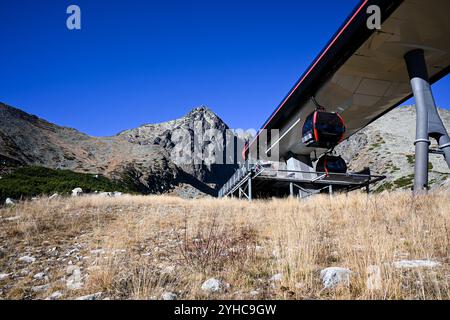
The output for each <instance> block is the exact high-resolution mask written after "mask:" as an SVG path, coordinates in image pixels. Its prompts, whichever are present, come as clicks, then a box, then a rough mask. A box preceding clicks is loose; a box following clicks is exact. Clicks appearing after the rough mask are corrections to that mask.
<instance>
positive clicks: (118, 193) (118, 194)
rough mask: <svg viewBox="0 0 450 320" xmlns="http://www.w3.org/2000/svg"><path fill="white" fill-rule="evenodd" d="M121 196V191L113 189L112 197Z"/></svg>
mask: <svg viewBox="0 0 450 320" xmlns="http://www.w3.org/2000/svg"><path fill="white" fill-rule="evenodd" d="M120 196H122V192H119V191H114V197H120Z"/></svg>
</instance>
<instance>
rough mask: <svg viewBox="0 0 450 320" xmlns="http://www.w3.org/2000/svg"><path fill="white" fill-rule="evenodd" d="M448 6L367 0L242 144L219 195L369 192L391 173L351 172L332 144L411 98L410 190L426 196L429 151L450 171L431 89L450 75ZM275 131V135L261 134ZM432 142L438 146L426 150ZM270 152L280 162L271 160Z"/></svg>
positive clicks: (417, 0)
mask: <svg viewBox="0 0 450 320" xmlns="http://www.w3.org/2000/svg"><path fill="white" fill-rule="evenodd" d="M374 5H376V6H378V7H379V8H380V12H381V19H382V24H381V29H380V30H373V29H370V28H368V27H367V19H368V17H369V14H368V8H369V7H373V6H374ZM448 12H450V2H449V1H448V0H434V1H426V0H362V1H361V2H360V3H359V5H358V6H357V7H356V8H355V9H354V11H353V12H352V13H351V14H350V16H349V17H348V19H347V20H346V21H345V22H344V24H343V25H342V26H341V28H339V30H338V31H337V32H336V34H335V35H334V36H333V37H332V39H331V40H330V41H329V43H328V44H327V46H326V47H325V48H324V49H323V50H322V52H321V53H320V54H319V55H318V57H317V58H316V59H315V60H314V62H313V63H312V64H311V66H310V67H309V68H308V69H307V70H306V72H305V73H304V74H303V75H302V76H301V77H300V79H299V81H298V82H297V83H296V84H295V86H294V87H293V88H292V89H291V90H290V91H289V93H288V94H287V96H286V97H285V98H284V99H283V100H282V102H281V103H280V105H279V106H278V107H277V108H276V110H275V111H274V112H273V113H272V115H270V117H269V119H268V120H267V121H266V122H265V123H264V125H263V126H262V129H261V130H260V131H259V133H258V134H257V135H256V137H255V138H254V139H253V140H251V141H249V142H248V143H247V144H246V146H245V148H244V150H243V158H244V163H243V164H242V165H241V167H240V168H239V169H238V170H237V171H236V172H235V174H234V175H233V176H232V177H231V179H230V180H229V181H228V182H227V183H225V185H224V186H223V187H222V189H220V191H219V194H218V195H219V197H226V196H231V197H239V198H247V199H249V200H251V199H253V198H259V197H262V198H264V197H271V196H280V197H282V196H289V195H290V196H296V197H299V198H305V197H308V196H311V195H315V194H318V193H333V192H349V191H353V190H356V189H365V190H367V191H368V192H369V190H370V186H371V185H372V184H374V183H377V182H380V181H381V180H383V179H385V178H386V177H385V176H381V175H377V174H376V173H375V174H374V173H372V172H371V171H370V168H365V169H364V170H363V171H361V172H348V168H347V164H346V163H345V161H344V160H343V158H342V157H341V155H339V154H336V153H335V151H334V148H335V147H336V146H337V145H338V144H339V143H341V142H342V141H344V140H346V139H348V138H349V137H351V136H352V135H353V134H355V133H357V132H358V131H360V130H361V129H363V128H364V127H366V126H367V125H369V124H371V123H372V122H373V121H375V120H377V119H379V118H380V117H382V116H383V115H384V114H386V113H387V112H389V111H391V110H393V109H394V108H396V107H398V106H400V105H401V104H403V103H404V102H405V101H407V100H408V99H410V98H412V97H414V99H415V104H416V114H417V117H416V141H415V149H416V155H415V158H416V159H415V179H414V193H415V194H421V193H425V192H427V190H428V157H429V153H438V154H442V155H443V157H444V159H443V160H444V161H446V162H447V164H448V166H449V168H450V138H449V136H448V133H447V130H446V128H445V127H444V125H443V123H442V120H441V118H440V116H439V114H438V112H437V108H436V104H435V100H434V97H433V93H432V90H431V85H432V84H433V83H435V82H437V81H439V80H440V79H442V78H443V77H445V76H446V75H447V74H448V73H449V71H450V20H449V19H448V17H447V15H448V14H447V13H448ZM270 130H278V131H279V136H278V135H277V136H274V137H273V138H271V137H270V134H269V135H266V134H262V133H263V132H265V131H269V132H270ZM430 138H433V139H435V140H436V141H437V142H438V145H439V150H430ZM262 140H265V141H262ZM387 143H389V142H387ZM261 146H263V148H261ZM274 150H276V151H277V152H278V153H279V159H278V160H277V161H273V160H267V159H266V157H265V156H268V155H269V154H271V152H273V151H274Z"/></svg>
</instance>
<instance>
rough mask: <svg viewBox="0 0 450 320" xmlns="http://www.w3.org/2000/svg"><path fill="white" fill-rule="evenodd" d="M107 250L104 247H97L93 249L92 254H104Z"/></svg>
mask: <svg viewBox="0 0 450 320" xmlns="http://www.w3.org/2000/svg"><path fill="white" fill-rule="evenodd" d="M105 253H106V251H105V250H104V249H95V250H91V254H93V255H102V254H105Z"/></svg>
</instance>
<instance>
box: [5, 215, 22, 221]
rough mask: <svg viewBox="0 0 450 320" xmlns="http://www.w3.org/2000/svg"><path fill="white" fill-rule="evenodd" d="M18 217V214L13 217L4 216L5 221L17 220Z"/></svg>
mask: <svg viewBox="0 0 450 320" xmlns="http://www.w3.org/2000/svg"><path fill="white" fill-rule="evenodd" d="M19 219H20V217H19V216H15V217H9V218H5V221H8V222H13V221H17V220H19Z"/></svg>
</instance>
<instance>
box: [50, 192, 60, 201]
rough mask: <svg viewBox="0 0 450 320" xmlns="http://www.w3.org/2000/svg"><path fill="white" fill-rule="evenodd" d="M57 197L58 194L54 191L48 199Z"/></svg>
mask: <svg viewBox="0 0 450 320" xmlns="http://www.w3.org/2000/svg"><path fill="white" fill-rule="evenodd" d="M58 198H59V194H57V193H54V194H52V195H51V196H50V197H49V198H48V199H49V200H54V199H58Z"/></svg>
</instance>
